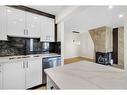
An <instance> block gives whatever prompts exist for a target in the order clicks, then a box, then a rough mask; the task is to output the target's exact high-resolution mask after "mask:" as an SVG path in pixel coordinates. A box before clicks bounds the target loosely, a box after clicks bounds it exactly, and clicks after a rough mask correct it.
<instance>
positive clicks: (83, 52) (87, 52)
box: [80, 31, 95, 59]
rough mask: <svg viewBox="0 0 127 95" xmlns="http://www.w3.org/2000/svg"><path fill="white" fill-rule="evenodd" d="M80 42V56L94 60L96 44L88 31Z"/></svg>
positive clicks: (81, 37)
mask: <svg viewBox="0 0 127 95" xmlns="http://www.w3.org/2000/svg"><path fill="white" fill-rule="evenodd" d="M80 41H81V45H80V56H81V57H86V58H91V59H94V57H95V54H94V43H93V41H92V39H91V36H90V34H89V32H88V31H87V32H85V33H82V34H80Z"/></svg>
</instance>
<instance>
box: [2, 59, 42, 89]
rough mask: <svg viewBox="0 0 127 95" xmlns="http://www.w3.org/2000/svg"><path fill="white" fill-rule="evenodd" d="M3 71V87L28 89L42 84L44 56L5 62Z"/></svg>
mask: <svg viewBox="0 0 127 95" xmlns="http://www.w3.org/2000/svg"><path fill="white" fill-rule="evenodd" d="M3 71H4V72H3V89H28V88H31V87H34V86H37V85H39V84H42V58H34V59H31V58H30V59H28V60H24V61H21V60H20V61H13V62H8V63H5V64H3ZM0 73H1V72H0ZM1 83H2V80H1V74H0V84H1ZM0 87H1V88H2V86H1V85H0Z"/></svg>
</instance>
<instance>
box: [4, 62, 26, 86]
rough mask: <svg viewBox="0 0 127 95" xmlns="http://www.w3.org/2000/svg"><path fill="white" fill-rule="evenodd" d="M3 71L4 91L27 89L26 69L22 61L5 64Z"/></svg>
mask: <svg viewBox="0 0 127 95" xmlns="http://www.w3.org/2000/svg"><path fill="white" fill-rule="evenodd" d="M3 71H4V72H3V88H4V89H25V67H24V64H23V62H22V61H16V62H10V63H5V64H4V66H3Z"/></svg>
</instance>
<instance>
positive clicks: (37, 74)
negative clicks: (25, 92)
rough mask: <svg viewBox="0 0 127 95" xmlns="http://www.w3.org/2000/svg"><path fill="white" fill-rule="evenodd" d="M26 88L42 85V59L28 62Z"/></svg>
mask: <svg viewBox="0 0 127 95" xmlns="http://www.w3.org/2000/svg"><path fill="white" fill-rule="evenodd" d="M26 66H27V69H26V88H31V87H34V86H37V85H39V84H42V58H37V59H34V60H28V61H27V65H26Z"/></svg>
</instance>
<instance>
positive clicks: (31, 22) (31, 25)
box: [26, 12, 41, 38]
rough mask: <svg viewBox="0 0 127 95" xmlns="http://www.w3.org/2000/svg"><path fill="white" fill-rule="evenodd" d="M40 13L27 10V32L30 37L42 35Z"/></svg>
mask: <svg viewBox="0 0 127 95" xmlns="http://www.w3.org/2000/svg"><path fill="white" fill-rule="evenodd" d="M40 17H41V16H40V15H36V14H33V13H29V12H26V32H27V35H28V36H29V37H37V38H39V37H40V31H41V30H40V29H41V21H40Z"/></svg>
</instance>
